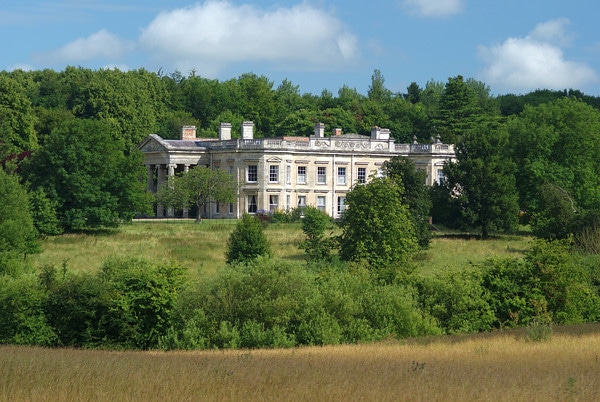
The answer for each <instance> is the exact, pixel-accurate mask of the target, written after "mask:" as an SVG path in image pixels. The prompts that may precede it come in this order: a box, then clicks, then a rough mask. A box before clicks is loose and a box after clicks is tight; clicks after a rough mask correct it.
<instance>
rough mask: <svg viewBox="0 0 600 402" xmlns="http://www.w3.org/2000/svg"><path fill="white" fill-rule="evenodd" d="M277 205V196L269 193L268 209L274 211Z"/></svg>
mask: <svg viewBox="0 0 600 402" xmlns="http://www.w3.org/2000/svg"><path fill="white" fill-rule="evenodd" d="M278 207H279V196H278V195H269V211H270V212H274V211H275V210H276V209H277V208H278Z"/></svg>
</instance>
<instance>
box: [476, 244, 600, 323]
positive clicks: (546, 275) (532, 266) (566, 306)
mask: <svg viewBox="0 0 600 402" xmlns="http://www.w3.org/2000/svg"><path fill="white" fill-rule="evenodd" d="M484 267H485V268H484V274H483V284H484V286H485V287H486V289H488V292H489V295H488V297H489V299H488V300H489V303H490V305H492V308H493V309H494V314H495V316H496V319H497V325H498V326H500V327H502V326H516V325H527V324H529V323H531V322H533V321H534V320H537V321H538V322H543V323H551V322H554V323H558V324H573V323H580V322H588V321H595V320H597V319H598V317H599V316H600V293H599V292H598V287H597V285H596V284H595V283H594V279H593V278H594V277H593V271H592V270H591V269H590V268H589V267H587V266H586V265H585V263H584V262H583V261H582V260H581V257H580V256H577V255H576V254H574V253H573V246H572V244H571V243H570V242H569V241H568V240H562V241H558V240H556V241H550V242H548V241H541V240H540V241H537V242H536V243H535V244H534V245H533V246H532V248H531V250H530V251H528V253H527V254H526V257H525V258H524V259H523V260H522V261H519V260H496V261H489V262H488V263H486V264H485V266H484Z"/></svg>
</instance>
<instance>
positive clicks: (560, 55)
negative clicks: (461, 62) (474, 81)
mask: <svg viewBox="0 0 600 402" xmlns="http://www.w3.org/2000/svg"><path fill="white" fill-rule="evenodd" d="M568 24H569V21H568V20H567V19H558V20H552V21H548V22H545V23H542V24H538V25H537V26H536V28H535V29H534V30H533V31H532V32H531V33H529V35H527V36H525V37H523V38H508V39H506V40H505V41H504V42H503V43H501V44H499V45H493V46H489V47H485V46H481V47H480V48H479V53H480V55H481V57H482V59H483V60H484V61H485V62H486V63H487V67H486V68H485V69H484V70H483V72H482V74H481V75H482V76H483V79H484V80H485V82H486V83H487V84H488V85H490V86H491V87H493V88H496V90H498V89H500V88H501V89H502V90H518V91H529V90H535V89H538V88H544V89H566V88H579V87H581V86H582V85H584V84H589V83H592V82H595V81H597V79H598V77H597V75H596V72H595V71H594V70H593V69H592V68H591V67H589V66H588V65H586V64H584V63H580V62H576V61H569V60H566V59H565V55H564V52H563V48H564V47H565V46H566V45H567V44H569V43H570V41H571V38H570V37H569V35H568V34H567V32H566V26H567V25H568Z"/></svg>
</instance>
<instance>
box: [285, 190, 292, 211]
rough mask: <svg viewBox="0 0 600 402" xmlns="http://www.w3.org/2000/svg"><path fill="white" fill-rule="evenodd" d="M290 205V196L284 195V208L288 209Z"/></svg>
mask: <svg viewBox="0 0 600 402" xmlns="http://www.w3.org/2000/svg"><path fill="white" fill-rule="evenodd" d="M291 207H292V196H291V195H289V194H288V195H286V196H285V209H286V210H288V211H289V210H290V208H291Z"/></svg>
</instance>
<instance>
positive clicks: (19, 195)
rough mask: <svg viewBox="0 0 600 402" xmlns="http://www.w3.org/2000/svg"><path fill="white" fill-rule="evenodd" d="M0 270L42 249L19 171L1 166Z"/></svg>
mask: <svg viewBox="0 0 600 402" xmlns="http://www.w3.org/2000/svg"><path fill="white" fill-rule="evenodd" d="M0 200H2V202H0V273H5V272H6V271H7V270H8V261H9V260H11V259H13V258H14V257H22V256H26V255H28V254H31V253H35V252H37V251H39V244H38V242H37V240H36V235H37V233H36V230H35V227H34V225H33V219H32V217H31V213H30V211H29V198H28V196H27V191H26V190H25V188H23V186H21V184H20V183H19V178H18V177H17V176H16V175H9V174H7V173H6V172H5V171H4V169H2V168H0Z"/></svg>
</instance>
